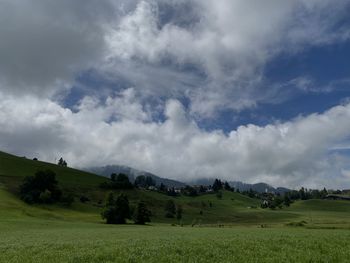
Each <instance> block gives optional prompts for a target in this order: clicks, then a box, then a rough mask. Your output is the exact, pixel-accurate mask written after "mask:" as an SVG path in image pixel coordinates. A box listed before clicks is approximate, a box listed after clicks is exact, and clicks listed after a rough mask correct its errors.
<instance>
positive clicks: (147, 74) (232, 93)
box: [0, 0, 350, 186]
mask: <svg viewBox="0 0 350 263" xmlns="http://www.w3.org/2000/svg"><path fill="white" fill-rule="evenodd" d="M348 8H349V1H348V0H339V1H337V5H335V4H334V1H330V0H326V1H318V0H297V1H295V0H286V1H283V2H281V1H278V0H266V1H254V2H251V1H245V0H237V1H231V0H221V1H214V0H207V1H202V0H191V1H185V0H171V1H165V0H158V1H156V0H149V1H137V0H134V1H126V0H120V1H109V0H106V1H93V0H84V1H82V0H77V1H69V0H61V1H54V0H46V1H40V0H38V1H34V0H28V1H22V0H11V1H10V0H0V39H1V41H0V125H1V130H0V149H3V150H8V151H11V152H14V153H18V154H21V155H22V154H25V155H28V156H31V155H37V156H38V157H39V158H41V159H46V160H50V161H53V160H54V159H55V158H57V157H60V156H61V155H63V156H64V157H65V158H66V159H68V161H69V163H71V164H72V165H75V166H87V165H99V164H101V165H102V164H110V163H122V164H127V165H130V166H134V167H136V168H140V169H146V170H149V171H151V172H155V173H158V174H160V175H162V176H168V177H172V178H177V179H181V180H185V179H189V178H195V177H206V176H217V175H218V176H220V177H222V178H225V179H230V180H243V181H250V182H255V181H266V182H270V183H273V184H276V185H277V184H278V185H280V184H282V185H287V186H296V185H301V184H309V185H312V184H315V185H322V184H326V183H327V185H328V184H329V185H332V184H333V185H336V186H340V185H341V184H342V183H344V182H346V180H345V177H346V176H345V177H344V175H346V173H344V172H341V171H342V169H343V171H346V170H347V168H344V167H346V164H345V163H346V157H344V156H343V155H339V154H337V153H329V152H328V149H329V148H332V147H333V146H334V145H335V144H337V143H341V141H342V140H343V139H347V137H348V136H349V135H350V134H349V130H350V129H349V128H350V127H349V126H350V124H349V122H348V119H349V115H350V114H349V109H350V106H349V104H346V105H343V106H339V107H335V108H333V109H331V110H330V111H327V112H325V113H324V114H320V115H317V114H314V115H310V116H306V117H300V118H298V119H295V120H292V121H290V122H285V123H281V124H278V123H277V124H271V125H268V126H265V127H259V126H255V125H248V126H242V127H239V128H238V129H237V130H234V131H232V132H231V133H229V134H224V133H223V132H222V131H220V130H217V131H212V132H208V131H204V130H201V129H200V128H199V127H198V126H197V124H196V122H195V121H194V120H193V119H196V118H203V117H204V118H205V117H212V116H215V114H217V113H218V112H219V111H220V110H222V109H228V110H236V111H239V110H241V109H244V108H251V107H255V106H256V105H257V104H258V103H259V102H260V101H264V100H268V99H269V100H271V98H273V99H274V100H275V101H282V99H280V98H275V97H276V96H275V97H274V94H276V92H278V91H279V89H280V88H276V87H274V86H273V85H271V87H270V88H268V89H266V90H265V89H264V90H260V89H259V87H260V84H261V83H262V82H263V81H264V76H263V70H264V66H265V65H266V63H268V62H269V61H270V60H271V59H272V58H274V57H275V56H276V55H278V54H281V53H292V54H296V53H297V52H301V51H302V50H303V49H305V48H308V47H310V46H313V45H328V44H331V43H334V42H340V41H345V40H348V39H349V36H350V34H349V30H348V28H346V27H345V26H344V27H343V26H338V25H339V24H341V23H339V22H340V21H341V20H342V19H343V18H344V17H346V16H347V15H348V13H347V12H348V10H349V9H348ZM91 68H92V69H93V70H95V71H96V72H98V74H99V75H100V76H101V77H103V78H105V79H108V80H110V81H111V82H112V83H117V84H120V83H121V82H123V83H124V84H125V83H126V84H125V85H124V86H123V87H122V88H121V89H122V90H119V91H117V92H114V91H112V92H109V93H108V92H106V93H104V94H112V95H111V96H109V97H108V98H107V99H103V100H101V98H100V97H97V96H92V95H91V96H85V97H84V98H83V99H82V100H81V101H80V102H79V104H78V105H76V107H75V108H74V112H73V111H72V110H70V109H67V108H64V107H62V106H60V105H59V104H58V103H57V102H55V101H54V99H53V98H54V97H53V94H54V93H55V92H62V90H63V91H64V90H66V89H69V88H71V86H72V85H74V81H75V79H76V78H77V77H78V76H79V74H81V73H82V72H84V71H85V70H89V69H91ZM347 83H348V81H344V83H343V84H342V85H343V86H345V85H346V84H347ZM309 84H310V81H309V79H308V78H306V77H305V78H297V79H294V80H292V81H291V82H289V83H287V86H288V85H296V86H297V87H298V88H300V89H302V90H310V89H311V88H310V87H309ZM332 85H333V84H332ZM334 85H335V86H338V85H339V83H334ZM334 85H333V86H334ZM121 86H122V85H121ZM125 86H127V88H126V87H125ZM129 87H133V88H129ZM282 88H283V87H282ZM108 89H113V88H110V87H108ZM116 89H117V88H116ZM275 90H276V91H275ZM99 92H100V90H98V91H97V92H96V93H99ZM62 93H63V94H65V93H64V92H62ZM96 93H95V94H96ZM140 98H141V99H140ZM179 98H185V99H187V100H188V101H189V107H190V109H189V110H186V109H185V108H184V107H183V106H182V105H181V103H180V102H179ZM149 99H152V102H151V101H150V100H149ZM140 100H141V101H140ZM154 102H156V104H157V105H156V106H155V107H154V106H153V105H151V104H152V103H154ZM164 105H165V106H164ZM155 109H156V111H160V114H163V115H164V116H165V118H166V120H165V121H155V120H154V118H153V117H154V114H157V113H159V112H154V111H155ZM344 158H345V159H344ZM327 173H329V174H327ZM330 174H333V175H334V174H336V175H337V176H338V177H336V179H335V178H333V177H332V176H331V175H330ZM313 180H314V182H312V181H313Z"/></svg>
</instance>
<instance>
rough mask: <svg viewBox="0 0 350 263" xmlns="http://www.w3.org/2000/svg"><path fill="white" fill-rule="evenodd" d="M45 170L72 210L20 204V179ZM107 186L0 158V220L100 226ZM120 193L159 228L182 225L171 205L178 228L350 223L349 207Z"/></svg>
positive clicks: (66, 171)
mask: <svg viewBox="0 0 350 263" xmlns="http://www.w3.org/2000/svg"><path fill="white" fill-rule="evenodd" d="M46 169H51V170H53V171H54V172H55V173H56V174H57V179H58V181H59V185H60V187H62V188H63V189H64V190H65V191H70V192H71V193H73V194H74V196H75V202H74V203H73V204H72V206H71V207H69V208H67V207H63V206H60V205H35V206H30V205H27V204H25V203H23V202H22V201H21V200H20V199H19V198H18V187H19V185H20V184H21V182H22V180H23V178H24V177H25V176H27V175H33V174H34V173H35V172H36V171H38V170H46ZM105 180H107V179H106V178H103V177H100V176H97V175H94V174H91V173H87V172H83V171H79V170H76V169H71V168H66V167H61V166H58V165H55V164H50V163H45V162H41V161H33V160H29V159H25V158H22V157H17V156H14V155H10V154H7V153H3V152H0V198H1V200H2V202H1V203H0V212H1V213H0V220H1V218H11V217H14V218H21V217H27V218H31V219H33V218H41V219H58V220H71V221H74V220H76V221H87V222H99V223H101V222H102V220H101V218H100V212H101V208H102V205H103V202H104V199H105V197H106V195H107V194H108V192H109V191H106V190H103V189H100V188H99V184H100V183H101V182H103V181H105ZM119 192H121V191H119ZM123 192H124V193H126V194H127V195H128V197H129V200H130V203H131V205H136V203H137V202H138V201H140V200H142V201H145V202H146V204H147V205H148V207H149V208H150V209H151V210H152V214H153V216H152V221H153V222H158V223H169V224H170V223H180V222H177V221H176V220H175V219H168V218H165V216H164V214H165V212H164V206H165V203H166V202H167V200H169V199H172V200H174V202H175V203H176V204H180V205H182V207H183V210H184V213H183V219H182V221H181V223H183V224H188V225H192V224H195V225H203V224H214V225H218V224H243V225H261V224H264V225H265V224H266V225H273V224H278V225H284V224H286V223H288V222H298V221H305V222H308V224H309V225H308V226H310V224H313V225H318V226H321V225H322V224H327V223H329V222H332V223H334V224H339V225H342V226H343V225H344V224H345V225H347V224H348V223H350V202H347V201H333V200H308V201H298V202H296V203H294V204H293V205H292V206H291V207H289V208H284V209H282V210H279V209H277V210H270V209H261V208H260V200H258V199H252V198H249V197H247V196H244V195H241V194H239V193H235V192H228V191H224V192H223V197H222V199H218V198H217V197H216V195H215V194H206V195H201V196H198V197H187V196H180V197H169V196H167V195H164V194H162V193H158V192H153V191H146V190H128V191H123ZM81 195H84V196H88V197H89V198H90V199H91V201H90V202H87V203H85V204H83V203H81V202H80V201H79V197H80V196H81Z"/></svg>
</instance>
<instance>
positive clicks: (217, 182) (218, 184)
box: [212, 179, 222, 192]
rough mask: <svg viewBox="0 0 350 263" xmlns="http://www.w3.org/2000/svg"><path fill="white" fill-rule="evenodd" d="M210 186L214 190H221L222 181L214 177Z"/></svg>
mask: <svg viewBox="0 0 350 263" xmlns="http://www.w3.org/2000/svg"><path fill="white" fill-rule="evenodd" d="M212 188H213V190H214V191H215V192H217V191H219V190H221V189H222V182H221V180H219V179H215V181H214V183H213V186H212Z"/></svg>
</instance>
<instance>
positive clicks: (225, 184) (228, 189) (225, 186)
mask: <svg viewBox="0 0 350 263" xmlns="http://www.w3.org/2000/svg"><path fill="white" fill-rule="evenodd" d="M224 189H225V190H226V191H232V192H233V191H234V190H235V189H234V188H232V187H231V186H230V184H229V183H228V182H227V181H226V182H225V183H224Z"/></svg>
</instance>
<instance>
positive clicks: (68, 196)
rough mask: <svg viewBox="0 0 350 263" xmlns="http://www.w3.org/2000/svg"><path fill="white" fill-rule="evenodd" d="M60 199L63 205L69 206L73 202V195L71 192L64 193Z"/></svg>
mask: <svg viewBox="0 0 350 263" xmlns="http://www.w3.org/2000/svg"><path fill="white" fill-rule="evenodd" d="M60 201H61V203H62V204H63V205H65V206H71V205H72V203H73V202H74V196H73V195H72V194H64V195H63V196H62V197H61V200H60Z"/></svg>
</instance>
